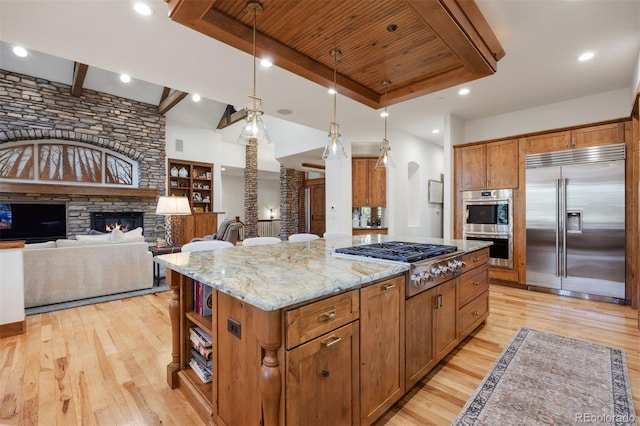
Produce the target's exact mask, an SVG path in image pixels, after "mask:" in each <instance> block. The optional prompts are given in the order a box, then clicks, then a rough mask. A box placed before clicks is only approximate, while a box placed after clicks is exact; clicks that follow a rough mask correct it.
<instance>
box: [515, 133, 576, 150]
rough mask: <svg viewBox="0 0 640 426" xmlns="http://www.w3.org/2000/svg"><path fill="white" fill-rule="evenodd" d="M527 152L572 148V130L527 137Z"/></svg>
mask: <svg viewBox="0 0 640 426" xmlns="http://www.w3.org/2000/svg"><path fill="white" fill-rule="evenodd" d="M526 144H527V154H539V153H541V152H553V151H562V150H565V149H570V148H571V133H570V132H555V133H546V134H544V135H538V136H531V137H529V138H527V142H526Z"/></svg>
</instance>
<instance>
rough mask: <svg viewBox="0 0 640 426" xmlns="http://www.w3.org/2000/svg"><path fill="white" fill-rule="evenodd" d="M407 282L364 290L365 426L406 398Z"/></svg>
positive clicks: (362, 396) (362, 365) (389, 282)
mask: <svg viewBox="0 0 640 426" xmlns="http://www.w3.org/2000/svg"><path fill="white" fill-rule="evenodd" d="M405 279H406V278H405V276H404V275H402V276H399V277H396V278H392V279H389V280H385V281H382V282H379V283H376V284H373V285H370V286H368V287H365V288H363V289H361V290H360V308H361V315H360V330H361V333H360V349H361V352H360V381H361V385H360V407H361V413H362V416H361V424H362V425H369V424H371V423H373V421H374V420H376V419H377V418H378V417H380V415H381V414H382V413H384V412H385V411H386V410H387V409H388V408H389V407H391V406H392V405H393V404H394V402H396V401H397V400H399V399H400V397H401V396H402V395H403V394H404V389H405V387H404V374H405V373H404V321H403V318H404V292H405ZM325 424H330V423H326V422H325Z"/></svg>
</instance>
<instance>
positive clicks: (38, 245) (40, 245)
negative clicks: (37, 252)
mask: <svg viewBox="0 0 640 426" xmlns="http://www.w3.org/2000/svg"><path fill="white" fill-rule="evenodd" d="M55 247H56V242H55V241H47V242H44V243H31V244H25V246H24V249H25V250H33V249H45V248H55Z"/></svg>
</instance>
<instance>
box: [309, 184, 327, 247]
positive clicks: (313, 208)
mask: <svg viewBox="0 0 640 426" xmlns="http://www.w3.org/2000/svg"><path fill="white" fill-rule="evenodd" d="M324 194H325V193H324V183H323V184H322V185H313V186H310V187H309V216H310V223H309V231H310V232H311V233H312V234H316V235H320V236H322V235H324V231H325V226H326V225H325V214H324V213H325V195H324Z"/></svg>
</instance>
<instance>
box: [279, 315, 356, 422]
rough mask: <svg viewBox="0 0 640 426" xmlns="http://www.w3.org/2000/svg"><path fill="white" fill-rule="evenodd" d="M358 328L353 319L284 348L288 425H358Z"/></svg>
mask: <svg viewBox="0 0 640 426" xmlns="http://www.w3.org/2000/svg"><path fill="white" fill-rule="evenodd" d="M358 330H359V328H358V321H355V322H352V323H350V324H347V325H345V326H344V327H341V328H339V329H337V330H335V331H333V332H330V333H327V334H325V335H323V336H320V337H318V338H317V339H315V340H312V341H310V342H308V343H305V344H304V345H301V346H299V347H297V348H296V349H293V350H291V351H287V353H286V363H287V369H286V371H287V378H286V380H287V385H286V389H287V398H286V411H287V412H286V423H287V424H290V425H310V426H312V425H352V424H358V416H359V410H358V408H359V405H358V397H359V375H358V362H359V359H358V358H359V347H358V341H359V331H358Z"/></svg>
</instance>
